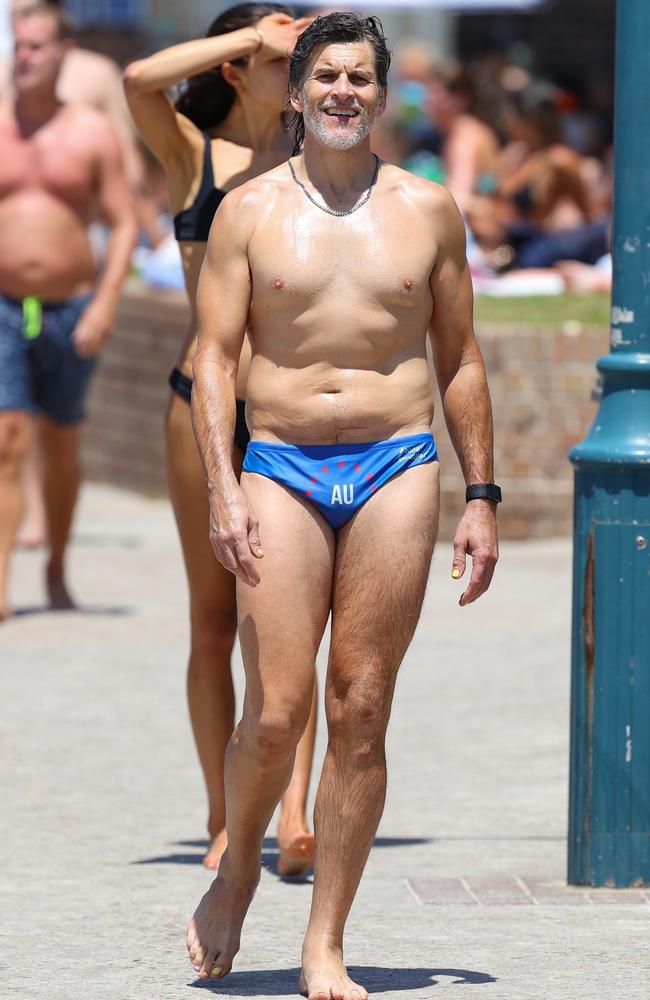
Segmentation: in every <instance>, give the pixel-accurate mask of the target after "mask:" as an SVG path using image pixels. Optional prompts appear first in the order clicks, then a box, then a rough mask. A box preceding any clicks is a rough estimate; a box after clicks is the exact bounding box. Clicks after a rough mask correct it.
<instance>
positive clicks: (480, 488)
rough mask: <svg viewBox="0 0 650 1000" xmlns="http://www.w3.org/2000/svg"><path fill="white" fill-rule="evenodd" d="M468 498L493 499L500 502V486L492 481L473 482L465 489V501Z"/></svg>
mask: <svg viewBox="0 0 650 1000" xmlns="http://www.w3.org/2000/svg"><path fill="white" fill-rule="evenodd" d="M470 500H494V502H495V503H501V500H502V497H501V487H500V486H496V485H495V484H494V483H473V484H472V485H471V486H468V487H467V489H466V490H465V503H469V501H470Z"/></svg>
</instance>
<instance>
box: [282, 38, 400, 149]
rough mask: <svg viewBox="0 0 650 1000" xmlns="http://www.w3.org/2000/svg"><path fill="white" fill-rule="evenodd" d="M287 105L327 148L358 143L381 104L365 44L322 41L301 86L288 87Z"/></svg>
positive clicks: (372, 60)
mask: <svg viewBox="0 0 650 1000" xmlns="http://www.w3.org/2000/svg"><path fill="white" fill-rule="evenodd" d="M291 104H292V105H293V107H294V109H295V110H296V111H301V112H302V114H303V117H304V120H305V131H306V132H308V133H311V134H313V135H314V136H315V137H316V138H317V139H318V140H319V141H320V142H322V143H323V144H324V145H326V146H329V147H330V149H351V148H352V147H353V146H357V145H359V143H360V142H363V140H364V139H365V138H366V137H367V136H368V134H369V132H370V129H371V128H372V125H373V122H374V121H375V119H376V118H377V117H378V116H379V115H380V114H382V112H383V111H384V108H385V106H386V93H385V89H384V88H381V87H380V86H379V84H378V83H377V73H376V70H375V52H374V49H373V47H372V45H371V43H370V42H368V41H363V42H337V43H334V44H332V45H325V46H323V47H322V48H321V49H320V51H318V52H317V53H316V56H315V58H314V60H313V62H312V64H311V66H310V68H309V72H308V74H307V77H306V79H305V82H304V83H303V85H302V87H301V88H300V89H299V90H298V89H296V88H294V89H293V90H292V93H291Z"/></svg>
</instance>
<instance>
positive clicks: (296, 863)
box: [277, 830, 316, 878]
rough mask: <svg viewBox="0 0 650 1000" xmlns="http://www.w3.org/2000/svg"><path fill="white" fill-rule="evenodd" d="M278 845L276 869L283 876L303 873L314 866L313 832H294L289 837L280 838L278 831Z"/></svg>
mask: <svg viewBox="0 0 650 1000" xmlns="http://www.w3.org/2000/svg"><path fill="white" fill-rule="evenodd" d="M278 846H279V848H280V854H279V856H278V865H277V871H278V875H282V876H283V878H290V877H292V876H296V875H305V874H306V873H307V872H308V871H309V869H310V868H313V867H314V861H315V859H316V840H315V838H314V835H313V833H309V831H308V830H304V831H301V832H298V833H294V834H293V836H291V837H290V838H289V839H284V838H283V839H282V840H281V839H280V834H279V833H278Z"/></svg>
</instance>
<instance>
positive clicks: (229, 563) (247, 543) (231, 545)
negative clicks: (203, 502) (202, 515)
mask: <svg viewBox="0 0 650 1000" xmlns="http://www.w3.org/2000/svg"><path fill="white" fill-rule="evenodd" d="M210 541H211V543H212V548H213V549H214V554H215V555H216V557H217V559H218V560H219V562H220V563H221V565H222V566H225V568H226V569H227V570H229V571H230V572H231V573H234V574H235V576H237V577H239V579H240V580H242V581H243V582H244V583H246V584H248V586H249V587H256V586H257V585H258V583H259V582H260V575H259V573H258V572H257V568H256V566H255V560H256V559H262V558H263V556H264V553H263V551H262V543H261V541H260V529H259V524H258V521H257V518H256V517H255V514H254V513H253V511H252V510H251V508H250V506H249V503H248V500H247V499H246V497H245V496H244V493H243V491H242V489H241V488H240V486H239V485H237V484H235V486H233V487H231V488H230V489H229V490H228V491H227V492H224V491H223V490H220V491H219V492H217V491H216V490H215V491H214V492H213V491H211V492H210Z"/></svg>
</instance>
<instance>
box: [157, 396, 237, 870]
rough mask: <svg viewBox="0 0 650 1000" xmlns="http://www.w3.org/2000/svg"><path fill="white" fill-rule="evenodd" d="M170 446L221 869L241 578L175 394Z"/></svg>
mask: <svg viewBox="0 0 650 1000" xmlns="http://www.w3.org/2000/svg"><path fill="white" fill-rule="evenodd" d="M166 445H167V480H168V485H169V493H170V497H171V501H172V505H173V508H174V513H175V515H176V524H177V526H178V532H179V535H180V539H181V545H182V548H183V556H184V559H185V568H186V571H187V580H188V584H189V592H190V630H191V631H190V658H189V664H188V671H187V699H188V704H189V711H190V719H191V722H192V730H193V733H194V740H195V743H196V749H197V752H198V756H199V761H200V764H201V768H202V771H203V778H204V781H205V786H206V790H207V793H208V834H209V837H210V846H209V848H208V851H207V853H206V855H205V858H204V860H203V863H204V864H205V865H206V867H208V868H217V867H218V865H219V861H220V859H221V855H222V853H223V851H224V850H225V847H226V832H225V826H226V806H225V800H224V788H223V769H224V755H225V752H226V746H227V745H228V740H229V739H230V736H231V734H232V731H233V728H234V725H235V694H234V690H233V683H232V674H231V669H230V657H231V654H232V649H233V645H234V642H235V635H236V631H237V605H236V598H235V578H234V577H233V576H232V574H231V573H228V572H227V570H225V569H224V568H223V567H222V566H221V565H220V564H219V563H218V562H217V559H216V558H215V555H214V552H213V551H212V547H211V545H210V541H209V537H208V526H209V506H208V497H207V492H206V487H205V478H204V475H203V468H202V466H201V461H200V459H199V454H198V451H197V448H196V443H195V441H194V434H193V432H192V423H191V416H190V407H189V406H188V404H187V403H186V402H185V401H184V400H182V399H180V398H179V397H178V396H176V395H172V397H171V401H170V405H169V410H168V414H167V423H166ZM239 462H241V458H239Z"/></svg>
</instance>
